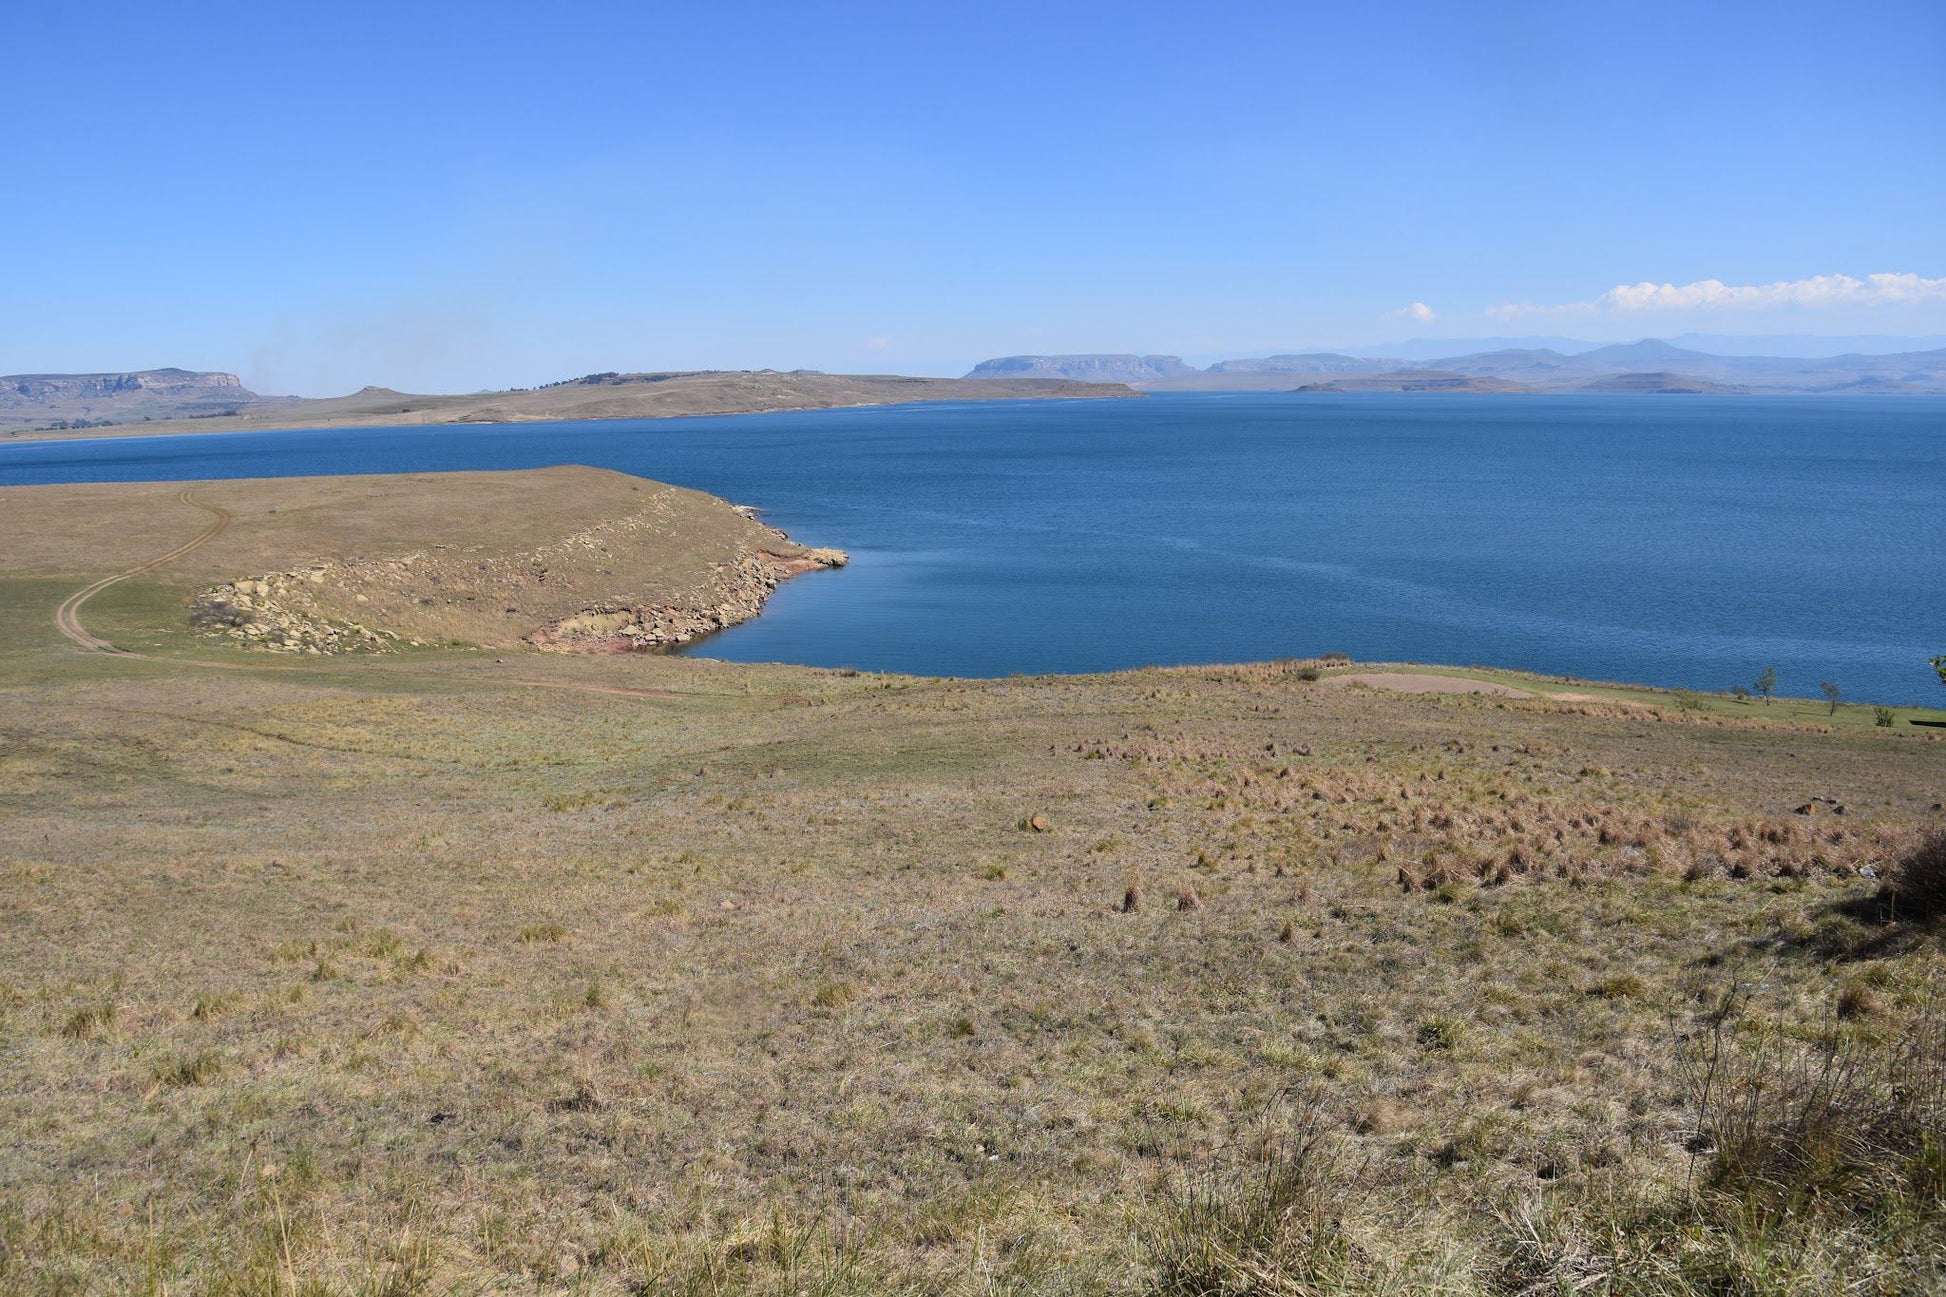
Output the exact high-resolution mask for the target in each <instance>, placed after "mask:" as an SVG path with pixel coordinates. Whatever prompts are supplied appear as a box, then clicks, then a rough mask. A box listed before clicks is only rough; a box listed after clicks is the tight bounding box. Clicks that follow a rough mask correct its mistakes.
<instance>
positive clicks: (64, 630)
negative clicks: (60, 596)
mask: <svg viewBox="0 0 1946 1297" xmlns="http://www.w3.org/2000/svg"><path fill="white" fill-rule="evenodd" d="M195 495H196V488H195V487H193V486H192V487H185V488H184V489H183V492H182V494H181V495H180V496H178V497H177V499H179V500H181V501H182V502H183V503H184V504H187V505H191V506H193V507H195V508H198V509H201V510H202V511H203V512H204V513H206V514H209V515H210V516H211V517H212V518H214V519H215V520H216V521H214V522H212V523H211V524H210V525H209V526H208V527H205V528H204V529H203V530H202V532H201V533H200V534H199V535H197V536H196V538H195V539H193V540H191V541H189V542H188V543H187V544H183V545H178V546H176V548H174V549H172V550H170V551H169V552H168V553H167V554H164V555H163V556H162V557H161V558H152V559H150V560H149V561H148V562H146V563H144V564H142V566H140V567H132V568H130V569H129V570H128V571H126V572H123V573H121V574H119V575H117V576H108V577H103V578H102V579H101V580H99V581H97V582H95V583H94V584H93V585H91V586H87V587H85V588H84V589H80V590H76V591H75V592H74V593H73V594H71V595H69V596H68V597H67V600H66V602H64V603H62V605H61V606H60V608H59V609H57V610H56V611H55V613H54V625H55V627H56V628H57V629H59V630H60V632H61V634H63V635H65V636H67V637H68V638H69V639H71V640H73V641H74V642H75V644H77V645H78V646H80V647H81V648H84V649H89V650H91V651H95V652H101V653H119V652H120V651H121V650H120V649H117V648H116V647H115V646H114V645H113V644H110V643H109V642H108V641H107V640H105V639H102V638H101V637H100V636H98V635H91V634H89V633H88V628H87V627H85V626H83V625H82V624H81V605H82V604H85V603H87V602H88V600H90V599H92V598H94V597H95V596H96V595H98V594H100V593H101V592H102V591H103V590H106V589H107V588H108V587H109V586H111V585H114V584H115V583H116V582H118V581H126V580H128V579H129V578H130V577H132V576H140V575H142V573H144V572H150V571H153V570H155V569H156V568H159V567H161V566H162V565H163V564H164V563H167V562H170V561H171V560H174V559H178V558H181V557H182V556H183V555H184V554H187V553H188V552H189V551H190V550H192V549H195V548H196V547H197V546H198V545H201V544H202V543H203V542H205V541H207V540H211V539H213V538H215V537H217V536H220V535H222V534H223V529H224V528H225V527H227V526H229V525H230V515H229V514H228V513H226V512H224V511H223V510H221V509H219V508H217V507H216V506H215V505H213V504H204V503H203V502H202V501H201V500H198V499H196V498H195Z"/></svg>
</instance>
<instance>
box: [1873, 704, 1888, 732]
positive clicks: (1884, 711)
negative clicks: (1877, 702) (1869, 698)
mask: <svg viewBox="0 0 1946 1297" xmlns="http://www.w3.org/2000/svg"><path fill="white" fill-rule="evenodd" d="M1872 724H1874V725H1876V726H1878V727H1879V728H1880V729H1882V730H1889V729H1891V728H1892V709H1891V708H1890V707H1874V708H1872Z"/></svg>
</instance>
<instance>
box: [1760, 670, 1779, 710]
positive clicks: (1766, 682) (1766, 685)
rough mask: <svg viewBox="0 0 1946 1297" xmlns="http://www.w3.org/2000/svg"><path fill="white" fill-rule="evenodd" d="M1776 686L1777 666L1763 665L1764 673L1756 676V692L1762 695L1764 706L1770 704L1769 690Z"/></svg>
mask: <svg viewBox="0 0 1946 1297" xmlns="http://www.w3.org/2000/svg"><path fill="white" fill-rule="evenodd" d="M1776 688H1777V668H1776V667H1765V668H1764V673H1763V674H1762V675H1760V676H1758V677H1757V692H1758V693H1760V694H1762V695H1763V698H1764V706H1766V707H1768V706H1770V694H1771V691H1772V690H1774V689H1776Z"/></svg>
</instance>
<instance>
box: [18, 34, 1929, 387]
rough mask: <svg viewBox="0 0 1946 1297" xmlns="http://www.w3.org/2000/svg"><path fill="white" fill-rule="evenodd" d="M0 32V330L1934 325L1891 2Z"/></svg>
mask: <svg viewBox="0 0 1946 1297" xmlns="http://www.w3.org/2000/svg"><path fill="white" fill-rule="evenodd" d="M0 65H3V66H5V68H6V75H5V77H4V79H0V103H3V104H4V107H0V113H4V114H5V128H6V129H5V131H4V139H5V141H6V148H5V151H4V170H3V171H0V175H3V176H4V181H0V185H4V192H3V193H0V249H4V260H5V274H4V276H0V372H8V373H11V372H21V371H39V370H94V369H122V368H137V367H146V366H153V365H165V364H179V365H184V366H190V367H196V368H220V369H234V370H238V371H240V372H242V373H243V375H244V377H245V379H246V380H247V381H249V382H251V383H252V384H253V385H254V386H257V387H258V388H259V390H265V391H296V392H301V393H305V394H319V393H328V392H334V391H344V390H350V389H352V388H355V387H357V386H360V385H362V384H364V383H367V382H372V383H385V384H389V385H392V386H397V387H404V388H415V389H419V390H426V389H463V388H477V387H484V386H501V385H507V384H528V383H534V382H543V381H548V380H551V379H554V378H560V377H569V376H573V375H576V374H580V373H585V372H588V371H590V370H600V369H644V368H694V367H745V366H751V367H755V366H766V365H768V366H773V367H777V368H791V367H796V366H810V367H819V368H829V369H846V370H895V371H905V372H956V371H958V370H961V369H964V368H965V367H966V366H967V365H969V364H971V363H972V362H973V361H976V360H979V359H981V358H983V357H986V356H991V355H1001V354H1008V353H1014V352H1023V351H1083V350H1085V351H1123V350H1139V351H1165V352H1177V353H1184V354H1189V355H1194V356H1211V355H1224V354H1227V355H1242V354H1251V353H1253V352H1261V351H1262V350H1265V349H1269V348H1275V347H1288V346H1298V345H1311V344H1343V345H1356V344H1360V343H1371V342H1375V341H1381V340H1385V339H1388V338H1405V337H1414V336H1441V335H1444V336H1455V337H1459V336H1465V337H1477V336H1481V335H1485V334H1506V335H1512V334H1541V333H1561V334H1569V335H1572V336H1577V337H1592V338H1600V339H1606V338H1621V337H1638V336H1643V335H1646V334H1662V335H1665V336H1666V335H1672V334H1676V333H1681V332H1683V331H1685V330H1688V329H1702V330H1705V331H1711V330H1713V331H1719V332H1734V333H1746V334H1747V333H1766V332H1822V333H1830V332H1876V333H1939V332H1946V4H1941V3H1939V0H1920V2H1918V3H1909V4H1873V3H1862V4H1836V3H1828V2H1827V3H1819V4H1789V3H1783V4H1780V3H1763V4H1750V5H1736V4H1695V3H1693V0H1692V2H1691V3H1683V4H1669V5H1658V4H1628V5H1622V4H1579V3H1566V4H1564V3H1548V4H1503V5H1492V4H1482V5H1472V4H1454V3H1450V2H1448V3H1437V4H1423V5H1419V4H1395V5H1370V6H1366V5H1347V4H1342V3H1333V4H1315V5H1313V4H1295V3H1284V4H1258V5H1243V4H1228V5H1225V4H1209V5H1203V6H1193V7H1192V6H1180V5H1170V6H1162V5H1154V4H1147V5H1145V4H1140V3H1123V4H1117V5H1108V4H1100V5H1089V6H1076V5H1062V4H1059V3H1046V2H1043V3H1039V4H1033V5H1026V4H1012V3H1002V4H981V5H953V6H935V5H923V4H911V3H900V4H884V5H867V4H853V5H829V6H827V5H803V4H774V5H773V4H737V3H717V4H712V5H701V4H650V3H629V4H622V3H617V4H584V5H578V6H577V5H561V6H540V5H534V4H519V5H515V4H498V3H491V2H488V3H472V4H467V5H448V6H434V5H422V4H415V3H411V2H410V0H393V2H392V3H388V4H383V5H378V4H363V3H338V4H332V3H318V4H305V5H277V4H261V3H253V4H251V5H247V6H245V5H226V4H193V3H192V4H186V5H156V4H142V5H139V6H138V5H117V4H102V5H65V4H58V3H55V2H54V0H16V3H15V4H13V5H11V6H10V7H9V19H8V31H7V36H6V52H5V54H4V55H0ZM1874 274H1880V275H1898V276H1907V277H1909V278H1906V279H1901V280H1886V281H1872V280H1870V279H1868V278H1867V277H1868V276H1870V275H1874ZM1840 275H1843V276H1849V277H1851V279H1852V280H1855V281H1856V283H1855V284H1851V285H1849V286H1848V285H1847V283H1846V282H1845V281H1840V280H1835V279H1832V278H1829V277H1833V276H1840ZM1820 277H1825V278H1820ZM1711 280H1715V281H1720V282H1721V284H1722V285H1724V286H1725V287H1724V289H1723V290H1722V291H1721V292H1718V291H1716V290H1713V289H1707V288H1706V289H1699V290H1692V289H1690V288H1689V287H1688V286H1689V285H1692V284H1696V283H1699V282H1703V281H1711ZM1806 281H1809V282H1806ZM1642 282H1648V283H1652V284H1656V285H1664V284H1667V285H1671V286H1674V288H1675V290H1676V291H1675V292H1673V293H1667V294H1661V295H1659V296H1658V295H1653V294H1652V295H1650V296H1649V297H1647V298H1640V299H1631V300H1630V301H1627V302H1624V301H1622V300H1621V299H1619V298H1616V297H1613V296H1610V297H1607V298H1604V296H1603V295H1604V294H1608V293H1609V291H1610V290H1611V289H1614V288H1616V287H1617V286H1620V285H1633V284H1637V283H1642ZM1780 284H1781V285H1785V287H1782V288H1769V287H1766V286H1770V285H1780ZM1415 303H1417V304H1420V306H1419V308H1418V309H1417V310H1416V312H1415V311H1414V309H1413V304H1415ZM1509 307H1512V308H1526V307H1531V308H1535V309H1514V310H1508V309H1506V308H1509ZM1489 312H1495V313H1492V314H1489Z"/></svg>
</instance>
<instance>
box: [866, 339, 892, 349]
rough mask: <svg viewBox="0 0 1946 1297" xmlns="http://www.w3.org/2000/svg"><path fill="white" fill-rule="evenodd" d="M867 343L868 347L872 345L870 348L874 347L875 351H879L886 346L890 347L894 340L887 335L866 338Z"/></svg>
mask: <svg viewBox="0 0 1946 1297" xmlns="http://www.w3.org/2000/svg"><path fill="white" fill-rule="evenodd" d="M865 345H866V346H867V347H870V348H872V349H873V350H875V351H878V350H883V349H884V348H886V347H889V346H891V345H892V340H891V339H890V338H886V337H878V338H867V339H865Z"/></svg>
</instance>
